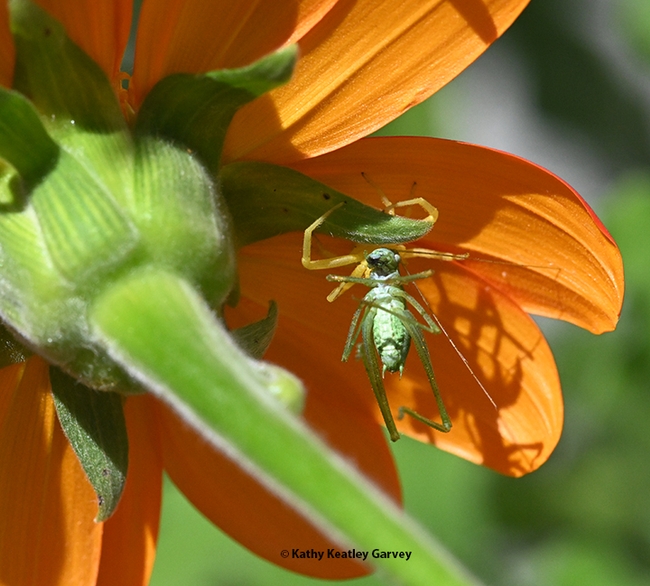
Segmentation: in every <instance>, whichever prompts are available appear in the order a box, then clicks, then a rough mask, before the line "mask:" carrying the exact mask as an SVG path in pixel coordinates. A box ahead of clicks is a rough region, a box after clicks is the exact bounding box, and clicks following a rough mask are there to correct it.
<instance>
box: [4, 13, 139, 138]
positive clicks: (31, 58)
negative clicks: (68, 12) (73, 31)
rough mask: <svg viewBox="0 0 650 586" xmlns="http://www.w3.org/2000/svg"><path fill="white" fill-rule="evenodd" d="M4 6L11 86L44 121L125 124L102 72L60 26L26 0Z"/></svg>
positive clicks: (97, 127)
mask: <svg viewBox="0 0 650 586" xmlns="http://www.w3.org/2000/svg"><path fill="white" fill-rule="evenodd" d="M9 10H10V26H11V31H12V33H13V35H14V41H15V45H16V66H15V70H14V88H15V89H17V90H18V91H19V92H21V93H22V94H24V95H25V96H27V97H28V98H29V99H30V100H31V101H32V102H33V103H34V105H35V106H36V108H37V109H38V110H39V111H40V112H41V113H42V114H44V115H45V118H44V120H45V121H46V124H48V126H51V127H52V128H69V127H70V126H74V127H77V128H82V129H84V130H88V131H92V132H108V131H114V130H120V129H123V128H125V126H126V123H125V121H124V118H123V116H122V111H121V109H120V106H119V104H118V102H117V98H116V96H115V94H114V92H113V89H112V88H111V85H110V83H109V81H108V79H107V78H106V76H105V75H104V72H103V71H102V70H101V68H100V67H99V66H98V65H97V64H96V63H95V62H94V61H93V60H92V59H91V58H90V57H88V55H86V53H84V52H83V51H82V50H81V49H80V48H79V47H78V46H77V45H75V44H74V43H73V42H72V41H71V40H70V39H69V38H68V37H67V35H66V32H65V30H64V28H63V26H61V24H60V23H59V22H58V21H57V20H55V19H54V18H52V17H51V16H50V15H49V14H48V13H47V12H45V11H44V10H43V9H42V8H40V7H38V6H37V5H36V4H34V3H33V2H31V1H30V0H10V2H9Z"/></svg>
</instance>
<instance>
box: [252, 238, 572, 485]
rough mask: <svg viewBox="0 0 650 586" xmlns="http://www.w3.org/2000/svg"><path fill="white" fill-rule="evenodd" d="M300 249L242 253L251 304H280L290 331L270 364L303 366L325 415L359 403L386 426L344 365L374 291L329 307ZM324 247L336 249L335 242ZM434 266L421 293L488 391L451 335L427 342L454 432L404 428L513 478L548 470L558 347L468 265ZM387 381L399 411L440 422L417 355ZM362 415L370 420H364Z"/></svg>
mask: <svg viewBox="0 0 650 586" xmlns="http://www.w3.org/2000/svg"><path fill="white" fill-rule="evenodd" d="M300 241H301V236H300V235H295V234H289V235H285V236H282V237H277V238H273V239H271V240H267V241H265V242H263V243H258V244H255V245H251V246H247V247H245V248H244V249H242V251H241V252H240V255H239V262H240V276H241V289H242V295H243V296H246V297H254V298H255V299H259V300H262V299H268V298H271V299H275V300H276V301H277V303H278V307H279V311H280V322H279V326H278V331H277V332H276V336H275V338H274V340H273V343H272V344H271V349H270V351H269V356H268V358H269V359H270V360H272V361H274V362H278V363H279V364H282V365H285V366H287V367H289V368H291V369H292V370H294V371H296V369H300V370H298V374H299V375H300V376H301V377H302V378H303V380H304V381H305V384H306V385H307V388H308V390H309V391H310V396H311V393H312V392H313V391H314V390H316V391H319V390H320V388H321V386H322V387H324V394H323V396H322V398H321V402H320V404H319V408H320V409H322V412H321V413H320V417H321V418H323V419H327V418H338V417H340V416H341V409H340V408H339V407H337V406H336V403H335V401H336V400H339V397H342V396H343V397H356V396H358V397H360V398H361V399H363V400H365V409H366V410H367V411H368V412H372V413H374V416H375V418H376V420H377V421H379V422H380V423H381V424H383V419H382V417H381V414H380V412H379V408H378V406H377V405H376V402H375V399H374V395H373V393H372V388H371V386H370V382H369V380H368V377H367V376H366V373H365V370H364V368H363V365H362V364H361V363H360V362H359V361H355V360H352V359H351V360H350V361H349V362H348V363H345V364H343V363H341V353H342V350H343V346H344V344H345V340H346V336H347V332H348V328H349V325H350V321H351V319H352V314H353V313H354V311H355V309H356V308H357V307H358V304H359V298H360V297H361V296H362V295H365V291H364V288H363V287H361V286H359V287H358V289H357V290H355V289H353V290H352V291H350V292H349V293H346V294H345V295H342V296H341V297H340V298H338V299H337V300H336V301H334V302H333V303H328V302H327V301H326V299H325V297H326V295H327V293H328V292H329V291H330V290H331V289H332V283H329V282H327V281H325V275H326V274H327V271H313V272H310V271H306V270H305V269H303V268H302V266H301V265H300V260H299V256H300ZM324 246H325V247H326V248H328V249H329V246H330V243H329V241H328V242H327V243H325V244H324ZM426 262H427V265H428V266H432V265H431V262H430V261H426ZM411 263H413V265H414V266H413V271H414V272H417V271H419V270H423V269H424V268H425V267H424V266H416V265H417V263H416V262H415V261H411V262H410V263H409V267H410V266H411ZM434 268H435V270H436V273H435V274H434V276H433V279H427V280H422V281H419V282H418V286H419V288H420V289H421V290H422V292H423V293H424V295H425V296H426V298H427V299H428V302H429V304H430V306H431V309H432V311H433V312H434V314H435V315H437V316H438V318H439V319H440V321H441V323H442V324H443V326H444V327H445V329H447V330H448V332H449V334H450V335H451V336H452V339H453V340H454V342H455V344H456V346H457V347H458V348H459V350H461V351H463V353H464V355H465V357H466V359H467V360H468V362H469V364H470V367H471V368H472V372H474V374H475V375H476V376H477V377H479V379H480V380H481V381H482V383H483V386H484V389H482V388H481V386H480V385H479V384H478V383H477V382H476V380H475V379H474V377H473V376H472V372H470V370H469V369H468V367H467V366H466V365H465V364H464V363H463V361H462V360H461V358H460V357H459V355H458V354H457V353H456V351H455V350H454V349H453V347H452V346H451V344H450V343H449V341H448V340H447V338H446V337H445V336H444V335H442V334H441V335H439V336H428V335H427V338H428V341H429V342H428V343H429V345H430V355H431V357H432V362H433V367H434V370H435V372H436V376H437V378H438V382H439V386H440V389H441V392H442V395H443V398H444V401H445V405H446V406H447V408H448V410H449V414H450V416H451V418H452V422H453V425H454V427H453V429H452V431H451V433H449V434H443V433H439V432H436V431H433V430H431V429H430V428H428V427H426V426H424V425H421V424H418V423H414V422H413V421H412V420H411V419H410V418H408V417H407V418H405V419H404V420H403V421H401V422H398V428H400V429H401V430H402V431H404V432H405V433H408V434H409V435H413V436H415V437H417V438H418V439H420V440H422V441H427V442H432V443H435V444H436V445H437V446H438V447H440V448H442V449H444V450H447V451H450V452H452V453H455V454H457V455H460V456H462V457H464V458H466V459H468V460H471V461H473V462H476V463H479V464H483V465H485V466H488V467H490V468H493V469H495V470H498V471H500V472H503V473H505V474H510V475H513V476H519V475H521V474H524V473H527V472H530V471H532V470H534V469H535V468H537V467H539V466H540V465H541V464H542V463H543V462H545V461H546V459H547V458H548V456H549V455H550V453H551V452H552V450H553V448H554V447H555V445H556V444H557V442H558V440H559V437H560V432H561V429H562V409H563V406H562V395H561V390H560V385H559V380H558V375H557V370H556V368H555V363H554V361H553V357H552V355H551V352H550V350H549V348H548V345H547V344H546V341H545V340H544V338H543V336H542V334H541V332H540V331H539V329H538V328H537V326H536V325H535V323H534V322H533V320H532V319H531V318H530V317H529V316H528V315H526V314H525V313H524V312H523V311H522V310H521V309H520V308H519V307H517V305H516V304H515V303H513V302H512V301H511V300H510V299H508V298H507V297H506V296H504V295H502V294H501V293H500V292H499V291H498V290H496V289H494V288H493V287H491V286H490V285H489V284H488V283H485V282H483V281H481V279H480V278H478V277H476V276H475V275H474V274H473V273H472V272H471V271H467V270H465V269H464V268H463V265H462V264H456V263H449V262H444V261H438V262H437V263H435V266H434ZM412 293H413V294H414V295H418V294H417V291H412ZM296 353H297V354H298V358H297V359H296V358H294V356H295V355H296ZM301 365H302V368H301ZM384 382H385V385H386V389H387V393H388V399H389V403H390V405H391V407H392V411H393V413H394V414H397V411H398V408H399V407H400V406H401V405H407V406H410V407H412V408H415V409H416V410H417V411H418V412H420V413H421V414H422V415H424V416H427V417H429V418H432V419H437V420H439V416H438V411H437V407H436V403H435V400H434V396H433V393H432V390H431V388H430V386H429V382H428V381H427V379H426V376H425V373H424V369H423V368H422V366H421V364H420V363H419V359H418V357H417V353H416V352H415V351H414V350H411V353H410V355H409V358H408V360H407V365H406V368H405V371H404V375H403V377H402V379H401V380H400V379H399V377H398V376H391V375H388V374H387V375H386V377H385V381H384ZM323 383H325V384H323ZM486 393H489V396H490V397H491V398H492V400H494V402H495V403H496V405H497V407H496V408H495V407H494V406H493V404H492V402H491V401H490V398H488V396H487V394H486ZM353 417H362V418H363V417H364V415H363V414H362V413H361V412H360V411H357V413H355V414H354V415H353ZM353 429H354V426H353V425H352V426H350V427H348V428H347V429H344V428H342V429H341V430H340V432H339V433H340V434H341V435H342V436H344V437H345V435H346V434H350V433H351V430H353Z"/></svg>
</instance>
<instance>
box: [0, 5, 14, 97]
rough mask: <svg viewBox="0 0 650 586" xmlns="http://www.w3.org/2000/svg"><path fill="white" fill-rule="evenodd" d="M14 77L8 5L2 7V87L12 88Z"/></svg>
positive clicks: (0, 7)
mask: <svg viewBox="0 0 650 586" xmlns="http://www.w3.org/2000/svg"><path fill="white" fill-rule="evenodd" d="M13 77H14V41H13V38H12V36H11V33H10V32H9V11H8V10H7V3H6V2H3V3H2V4H1V5H0V85H2V86H3V87H11V83H12V81H13Z"/></svg>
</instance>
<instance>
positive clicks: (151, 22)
mask: <svg viewBox="0 0 650 586" xmlns="http://www.w3.org/2000/svg"><path fill="white" fill-rule="evenodd" d="M335 2H336V0H299V1H298V0H296V1H294V2H290V3H286V2H285V3H284V4H283V5H282V7H279V6H278V3H277V2H276V1H274V0H255V1H252V0H249V1H242V0H228V1H226V0H221V1H220V2H218V3H210V2H205V1H204V0H156V1H155V2H144V3H143V5H142V12H141V13H140V22H139V25H138V38H137V42H136V47H137V50H136V55H135V65H134V71H133V79H132V91H133V100H134V105H135V106H137V105H139V104H140V103H141V102H142V100H143V98H144V96H145V95H146V93H147V92H148V91H149V90H150V89H151V88H152V87H153V86H154V85H155V83H156V82H157V81H158V80H160V79H161V78H163V77H165V76H166V75H169V74H171V73H179V72H186V73H201V72H205V71H212V70H215V69H223V68H228V67H240V66H242V65H247V64H249V63H252V62H254V61H255V60H257V59H259V58H260V57H262V56H264V55H266V54H267V53H271V52H272V51H274V50H276V49H278V48H279V47H281V46H283V45H285V44H287V43H290V42H294V41H295V40H297V39H298V38H300V37H301V36H302V35H303V34H304V33H305V32H307V30H309V28H311V27H312V26H314V24H315V23H316V22H318V21H319V20H320V19H321V18H322V17H323V15H324V14H325V13H326V12H327V11H328V10H329V9H330V8H331V7H332V5H333V4H334V3H335Z"/></svg>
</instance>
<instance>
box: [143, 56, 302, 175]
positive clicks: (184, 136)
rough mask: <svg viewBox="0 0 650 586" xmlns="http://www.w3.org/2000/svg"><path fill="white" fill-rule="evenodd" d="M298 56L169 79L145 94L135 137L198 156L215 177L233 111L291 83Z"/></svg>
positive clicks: (170, 77) (274, 58)
mask: <svg viewBox="0 0 650 586" xmlns="http://www.w3.org/2000/svg"><path fill="white" fill-rule="evenodd" d="M297 55H298V52H297V48H296V47H295V46H293V45H292V46H289V47H287V48H284V49H281V50H280V51H277V52H276V53H273V54H271V55H269V56H267V57H264V58H263V59H260V60H259V61H257V62H255V63H253V64H252V65H249V66H247V67H242V68H240V69H228V70H222V71H214V72H210V73H206V74H203V75H188V74H174V75H170V76H168V77H166V78H164V79H162V80H161V81H159V82H158V83H157V84H156V85H155V86H154V88H153V89H152V90H151V91H150V92H149V93H148V94H147V97H146V98H145V100H144V103H143V104H142V107H141V108H140V112H139V113H138V118H137V122H136V127H135V128H136V132H137V133H138V134H144V135H151V136H158V137H161V138H165V139H168V140H171V141H173V142H175V143H177V144H179V145H181V146H184V147H187V148H189V149H190V150H192V151H196V152H197V153H198V154H199V156H200V157H201V159H202V160H203V162H204V164H205V165H206V166H207V167H208V169H209V170H210V171H212V172H213V173H216V171H217V170H218V167H219V160H220V158H221V150H222V146H223V141H224V139H225V136H226V131H227V130H228V125H229V124H230V121H231V120H232V117H233V116H234V115H235V112H236V111H237V110H238V109H239V108H241V107H242V106H243V105H244V104H246V103H248V102H250V101H252V100H254V99H255V98H257V97H259V96H261V95H262V94H264V93H266V92H268V91H270V90H271V89H273V88H275V87H277V86H279V85H282V84H284V83H286V82H287V81H289V79H290V77H291V74H292V73H293V68H294V65H295V62H296V59H297Z"/></svg>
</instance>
